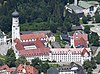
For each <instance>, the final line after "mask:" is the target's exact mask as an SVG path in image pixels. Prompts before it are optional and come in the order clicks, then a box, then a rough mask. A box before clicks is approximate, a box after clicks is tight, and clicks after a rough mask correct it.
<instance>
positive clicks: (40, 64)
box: [31, 58, 49, 73]
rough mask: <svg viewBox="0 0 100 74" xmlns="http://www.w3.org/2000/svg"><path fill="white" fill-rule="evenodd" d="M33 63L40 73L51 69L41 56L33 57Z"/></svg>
mask: <svg viewBox="0 0 100 74" xmlns="http://www.w3.org/2000/svg"><path fill="white" fill-rule="evenodd" d="M31 65H32V66H33V67H35V68H36V69H38V71H39V73H41V72H44V73H46V71H47V69H49V64H48V63H47V62H45V63H43V62H42V61H41V60H40V59H39V58H35V59H32V64H31Z"/></svg>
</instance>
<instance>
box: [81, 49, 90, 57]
mask: <svg viewBox="0 0 100 74" xmlns="http://www.w3.org/2000/svg"><path fill="white" fill-rule="evenodd" d="M85 53H87V54H88V56H90V53H89V52H88V51H87V50H86V48H84V49H83V51H82V53H81V55H82V56H84V55H85Z"/></svg>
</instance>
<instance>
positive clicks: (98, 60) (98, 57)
mask: <svg viewBox="0 0 100 74" xmlns="http://www.w3.org/2000/svg"><path fill="white" fill-rule="evenodd" d="M95 60H96V63H97V64H100V52H99V53H98V54H97V56H96V57H95Z"/></svg>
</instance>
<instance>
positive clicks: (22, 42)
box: [12, 11, 91, 64]
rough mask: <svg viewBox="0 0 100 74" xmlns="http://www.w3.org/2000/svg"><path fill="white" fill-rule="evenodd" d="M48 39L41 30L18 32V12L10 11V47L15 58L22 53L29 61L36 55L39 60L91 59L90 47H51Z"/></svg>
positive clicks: (71, 60)
mask: <svg viewBox="0 0 100 74" xmlns="http://www.w3.org/2000/svg"><path fill="white" fill-rule="evenodd" d="M49 38H50V37H49ZM53 39H54V40H52V39H51V40H52V41H55V38H53ZM49 40H50V39H48V37H47V35H46V34H45V33H43V32H42V33H41V32H40V33H38V34H37V33H29V34H20V26H19V13H18V12H17V11H14V12H13V13H12V48H13V49H14V52H15V54H16V58H18V57H19V56H21V55H23V56H25V57H26V59H27V60H28V61H29V62H31V60H32V59H34V58H36V57H38V58H40V59H41V60H49V61H56V62H80V63H81V64H83V62H84V60H91V50H90V48H51V46H50V44H49Z"/></svg>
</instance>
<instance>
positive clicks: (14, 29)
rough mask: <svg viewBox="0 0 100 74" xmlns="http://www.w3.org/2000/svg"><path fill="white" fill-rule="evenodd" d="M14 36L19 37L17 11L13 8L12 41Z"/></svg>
mask: <svg viewBox="0 0 100 74" xmlns="http://www.w3.org/2000/svg"><path fill="white" fill-rule="evenodd" d="M16 38H18V39H20V27H19V13H18V12H17V11H16V10H15V11H14V12H13V13H12V43H13V42H14V40H15V39H16Z"/></svg>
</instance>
